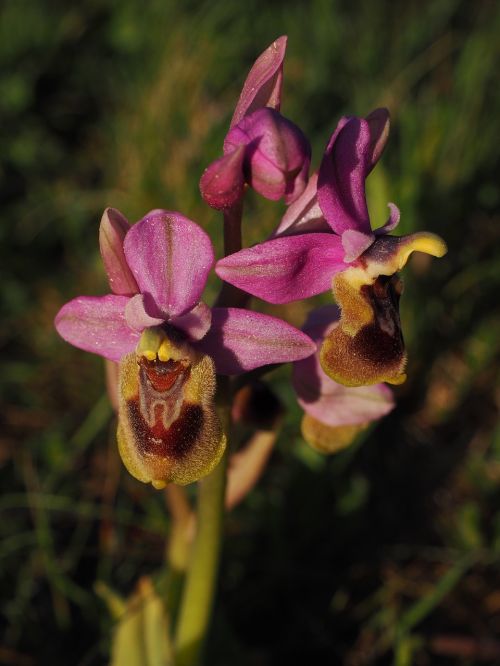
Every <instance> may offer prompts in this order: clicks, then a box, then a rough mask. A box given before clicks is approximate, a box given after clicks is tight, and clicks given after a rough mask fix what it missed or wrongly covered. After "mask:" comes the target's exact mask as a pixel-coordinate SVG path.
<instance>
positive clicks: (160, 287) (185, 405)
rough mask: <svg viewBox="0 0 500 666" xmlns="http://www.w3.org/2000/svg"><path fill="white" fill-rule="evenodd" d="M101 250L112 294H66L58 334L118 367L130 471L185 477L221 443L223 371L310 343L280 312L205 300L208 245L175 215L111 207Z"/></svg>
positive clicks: (121, 428)
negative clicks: (219, 382)
mask: <svg viewBox="0 0 500 666" xmlns="http://www.w3.org/2000/svg"><path fill="white" fill-rule="evenodd" d="M100 246H101V253H102V257H103V260H104V265H105V267H106V271H107V273H108V278H109V284H110V287H111V290H112V292H113V293H111V294H108V295H106V296H97V297H93V296H81V297H79V298H75V299H74V300H72V301H70V302H69V303H67V304H66V305H64V306H63V307H62V308H61V310H60V311H59V313H58V314H57V316H56V319H55V326H56V329H57V331H58V332H59V334H60V335H61V336H62V337H63V338H64V339H65V340H66V341H68V342H70V343H71V344H73V345H75V346H76V347H79V348H80V349H84V350H85V351H90V352H93V353H95V354H99V355H100V356H103V357H104V358H106V359H110V360H111V361H119V362H120V380H119V419H118V443H119V449H120V453H121V455H122V458H123V460H124V463H125V465H126V467H127V468H128V469H129V471H130V472H131V473H132V474H133V475H134V476H136V477H137V478H138V479H140V480H141V481H146V482H152V483H153V485H155V487H163V486H164V485H165V483H166V482H168V481H174V482H176V483H180V484H185V483H190V482H191V481H194V480H197V479H199V478H201V477H202V476H205V475H206V474H208V473H209V472H210V471H211V470H212V469H213V467H214V466H215V465H216V464H217V462H218V461H219V460H220V457H221V455H222V453H223V451H224V447H225V436H224V433H223V432H222V428H221V425H220V421H219V419H218V416H217V414H216V411H215V406H214V393H215V386H216V373H220V374H227V375H232V374H238V373H241V372H244V371H247V370H251V369H253V368H256V367H259V366H262V365H266V364H271V363H280V362H285V361H294V360H298V359H301V358H304V357H305V356H308V355H310V354H312V353H313V352H314V350H315V345H314V343H313V342H312V341H311V340H310V338H309V337H308V336H307V335H305V334H304V333H302V332H300V331H298V330H296V329H295V328H293V327H292V326H290V325H289V324H286V323H285V322H283V321H281V320H280V319H276V318H275V317H270V316H267V315H263V314H260V313H257V312H250V311H248V310H241V309H238V308H222V307H215V308H209V307H208V306H207V305H205V304H204V303H203V302H202V301H201V300H200V299H201V295H202V292H203V290H204V288H205V283H206V280H207V277H208V274H209V272H210V270H211V268H212V265H213V263H214V253H213V248H212V244H211V241H210V238H209V237H208V235H207V234H206V233H205V232H204V231H203V230H202V229H201V228H200V227H199V226H198V225H197V224H195V223H194V222H192V221H191V220H189V219H187V218H186V217H184V216H183V215H181V214H180V213H175V212H169V211H165V210H154V211H151V212H150V213H148V214H147V215H146V216H145V217H144V218H143V219H142V220H140V222H138V223H137V224H135V225H134V226H132V227H129V224H128V222H127V220H126V219H125V218H124V217H123V215H121V213H119V212H118V211H116V210H113V209H107V210H106V211H105V213H104V215H103V218H102V222H101V228H100Z"/></svg>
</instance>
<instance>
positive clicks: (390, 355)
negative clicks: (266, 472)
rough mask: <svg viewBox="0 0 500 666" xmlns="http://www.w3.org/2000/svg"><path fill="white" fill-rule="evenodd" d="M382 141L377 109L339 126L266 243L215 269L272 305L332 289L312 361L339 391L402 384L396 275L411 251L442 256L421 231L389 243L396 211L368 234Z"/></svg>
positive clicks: (437, 243)
mask: <svg viewBox="0 0 500 666" xmlns="http://www.w3.org/2000/svg"><path fill="white" fill-rule="evenodd" d="M388 133H389V114H388V111H387V110H385V109H377V110H376V111H374V112H373V113H371V114H370V115H369V116H368V117H367V118H356V117H345V118H342V119H341V120H340V122H339V123H338V126H337V128H336V130H335V132H334V133H333V135H332V137H331V139H330V141H329V143H328V145H327V148H326V151H325V154H324V156H323V160H322V162H321V166H320V169H319V174H318V176H317V177H316V176H313V177H312V178H311V181H310V183H309V185H308V187H307V188H306V189H305V190H304V192H303V193H302V195H301V197H299V198H298V199H297V200H296V201H295V202H294V204H293V211H292V210H291V209H292V207H290V209H289V210H288V211H287V214H286V215H285V217H284V218H283V220H282V223H281V224H280V226H279V227H278V230H277V232H275V234H274V237H273V238H272V239H271V240H268V241H266V242H264V243H260V244H258V245H255V246H254V247H252V248H248V249H244V250H241V251H240V252H237V253H235V254H232V255H230V256H228V257H225V258H224V259H222V260H220V261H219V262H218V263H217V266H216V273H217V274H218V275H219V277H221V278H222V279H223V280H225V281H226V282H229V283H230V284H232V285H235V286H236V287H238V288H240V289H242V290H244V291H247V292H248V293H250V294H253V295H254V296H258V297H260V298H262V299H264V300H266V301H269V302H271V303H288V302H290V301H294V300H298V299H302V298H306V297H309V296H314V295H316V294H319V293H321V292H324V291H327V290H328V289H330V288H332V289H333V295H334V297H335V299H336V301H337V303H338V305H339V306H340V308H341V316H340V321H339V324H338V326H337V327H335V328H334V329H333V330H332V331H330V332H329V333H328V335H327V337H326V338H325V341H324V342H323V345H322V347H321V356H320V359H321V365H322V368H323V370H324V371H325V372H326V374H327V375H328V376H329V377H331V378H332V379H333V380H335V381H336V382H339V383H341V384H344V385H346V386H362V385H371V384H379V383H380V382H383V381H385V382H389V383H391V384H399V383H401V382H403V381H404V380H405V378H406V375H405V374H404V368H405V365H406V352H405V348H404V343H403V337H402V333H401V324H400V319H399V297H400V294H401V292H402V282H401V280H400V279H399V277H398V276H397V273H398V271H400V270H401V269H402V268H403V267H404V266H405V264H406V262H407V261H408V258H409V256H410V255H411V253H412V252H415V251H420V252H425V253H427V254H430V255H432V256H435V257H441V256H443V255H444V254H445V253H446V245H445V243H444V241H443V240H442V239H441V238H439V237H438V236H436V235H434V234H432V233H429V232H419V233H415V234H411V235H408V236H402V237H396V236H390V235H388V234H389V232H390V231H392V229H393V228H394V227H395V226H396V225H397V223H398V221H399V210H398V209H397V207H396V206H395V205H394V204H389V208H390V216H389V219H388V221H387V223H386V224H385V225H384V226H383V227H381V228H380V229H376V230H375V231H373V230H372V228H371V224H370V219H369V215H368V206H367V203H366V195H365V180H366V178H367V176H368V174H369V173H370V171H371V170H372V169H373V167H374V166H375V164H376V163H377V161H378V160H379V158H380V156H381V154H382V151H383V149H384V147H385V144H386V141H387V137H388ZM315 188H316V191H315Z"/></svg>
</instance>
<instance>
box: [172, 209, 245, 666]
mask: <svg viewBox="0 0 500 666" xmlns="http://www.w3.org/2000/svg"><path fill="white" fill-rule="evenodd" d="M242 214H243V200H240V201H238V202H237V203H236V204H235V205H234V206H233V207H232V208H230V209H229V210H227V211H225V213H224V254H225V255H226V256H227V255H228V254H232V253H233V252H237V251H238V250H240V249H241V218H242ZM241 294H242V292H240V290H239V289H235V288H234V287H232V286H231V285H228V284H227V283H223V285H222V289H221V292H220V294H219V296H218V298H217V301H216V305H218V306H224V307H230V306H237V305H239V306H240V307H241V306H242V304H243V303H244V302H245V300H246V295H245V296H244V298H243V296H242V295H241ZM217 398H218V404H219V416H220V419H221V422H222V427H223V430H224V432H225V433H226V438H227V442H228V446H227V448H226V451H225V453H224V456H223V458H222V460H221V462H220V463H219V464H218V465H217V467H216V468H215V469H214V471H213V472H212V473H211V474H210V475H209V476H207V477H206V478H205V479H202V480H201V481H200V482H199V488H198V506H197V512H196V536H195V539H194V542H193V545H192V548H191V553H190V561H189V567H188V570H187V573H186V579H185V584H184V590H183V594H182V599H181V606H180V610H179V616H178V620H177V626H176V630H175V639H174V655H175V660H174V663H175V666H197V665H198V664H199V663H200V659H201V655H202V652H203V647H204V644H205V637H206V635H207V632H208V627H209V624H210V618H211V615H212V608H213V604H214V595H215V587H216V582H217V571H218V565H219V556H220V550H221V542H222V520H223V515H224V497H225V490H226V471H227V459H228V449H229V442H230V441H231V437H230V425H231V416H230V409H231V391H230V384H229V378H228V377H220V376H219V377H218V390H217Z"/></svg>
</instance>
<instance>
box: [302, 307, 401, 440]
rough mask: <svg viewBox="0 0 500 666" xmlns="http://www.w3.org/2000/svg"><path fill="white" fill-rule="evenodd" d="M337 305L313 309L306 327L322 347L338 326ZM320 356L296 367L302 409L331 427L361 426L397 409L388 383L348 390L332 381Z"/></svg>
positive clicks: (338, 313) (307, 359)
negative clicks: (323, 367)
mask: <svg viewBox="0 0 500 666" xmlns="http://www.w3.org/2000/svg"><path fill="white" fill-rule="evenodd" d="M339 316H340V312H339V308H338V307H337V306H336V305H326V306H324V307H322V308H317V309H316V310H313V311H312V312H311V313H310V314H309V317H308V319H307V322H306V324H305V326H304V332H306V333H307V334H308V335H309V336H310V337H311V338H312V340H314V342H316V343H317V344H319V343H320V342H321V341H322V339H323V338H324V336H325V335H327V334H328V332H329V331H330V330H332V329H333V328H334V327H335V326H336V325H337V324H338V320H339ZM318 356H319V354H317V353H316V354H313V355H312V356H309V357H308V358H306V359H303V360H301V361H297V362H296V363H294V364H293V375H292V382H293V386H294V388H295V392H296V393H297V399H298V402H299V404H300V406H301V407H302V409H303V410H304V411H305V412H306V413H307V414H309V415H310V416H312V417H313V418H315V419H317V420H318V421H321V423H323V424H325V425H328V426H330V427H338V426H344V425H361V424H365V423H369V422H370V421H373V420H375V419H378V418H380V417H382V416H384V415H385V414H388V413H389V412H390V411H391V410H392V409H393V408H394V400H393V396H392V392H391V390H390V389H389V388H388V387H387V386H385V384H375V385H373V386H362V387H356V388H352V387H346V386H343V385H342V384H338V383H337V382H335V381H333V379H330V377H328V376H327V375H326V374H325V373H324V372H323V370H322V368H321V365H320V363H319V358H318Z"/></svg>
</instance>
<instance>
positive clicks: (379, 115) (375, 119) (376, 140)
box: [366, 108, 391, 175]
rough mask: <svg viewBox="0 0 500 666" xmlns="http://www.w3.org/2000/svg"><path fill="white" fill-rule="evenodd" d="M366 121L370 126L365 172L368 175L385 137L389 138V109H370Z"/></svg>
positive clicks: (385, 141) (377, 157) (382, 150)
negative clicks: (369, 142) (366, 169)
mask: <svg viewBox="0 0 500 666" xmlns="http://www.w3.org/2000/svg"><path fill="white" fill-rule="evenodd" d="M366 122H367V123H368V125H369V127H370V136H371V144H370V152H371V155H369V164H368V171H367V174H366V175H368V174H369V173H370V171H371V170H372V169H373V167H374V166H375V165H376V164H377V162H378V161H379V159H380V157H381V155H382V153H383V152H384V148H385V144H386V143H387V139H388V138H389V130H390V126H391V120H390V116H389V111H388V110H387V109H383V108H382V109H375V111H372V112H371V113H370V114H369V115H367V116H366Z"/></svg>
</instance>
